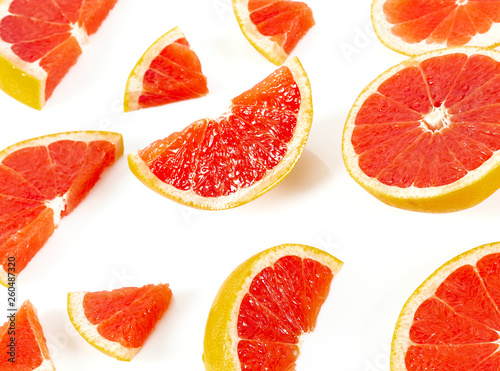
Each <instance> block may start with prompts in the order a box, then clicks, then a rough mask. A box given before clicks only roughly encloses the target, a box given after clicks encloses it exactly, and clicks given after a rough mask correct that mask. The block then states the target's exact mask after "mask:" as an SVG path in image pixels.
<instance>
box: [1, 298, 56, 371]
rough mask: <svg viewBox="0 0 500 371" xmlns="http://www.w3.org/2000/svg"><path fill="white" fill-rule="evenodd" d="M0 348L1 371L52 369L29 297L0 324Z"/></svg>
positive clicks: (47, 370) (52, 370)
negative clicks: (12, 314)
mask: <svg viewBox="0 0 500 371" xmlns="http://www.w3.org/2000/svg"><path fill="white" fill-rule="evenodd" d="M12 313H14V312H12ZM0 349H2V351H1V352H0V370H2V371H31V370H34V371H54V370H55V368H54V364H53V363H52V359H51V358H50V354H49V349H48V348H47V343H46V340H45V337H44V335H43V329H42V326H41V324H40V321H39V319H38V315H37V312H36V309H35V307H34V306H33V305H32V304H31V302H30V301H29V300H26V301H25V302H24V303H23V305H22V306H21V308H19V309H18V310H17V312H15V316H14V317H11V318H9V319H8V320H7V322H5V323H4V324H3V326H2V327H0Z"/></svg>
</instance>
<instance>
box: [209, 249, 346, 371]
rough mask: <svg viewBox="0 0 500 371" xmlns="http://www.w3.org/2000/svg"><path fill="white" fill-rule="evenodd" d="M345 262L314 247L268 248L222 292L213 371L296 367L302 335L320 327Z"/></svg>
mask: <svg viewBox="0 0 500 371" xmlns="http://www.w3.org/2000/svg"><path fill="white" fill-rule="evenodd" d="M341 267H342V262H341V261H340V260H338V259H336V258H335V257H333V256H332V255H330V254H328V253H326V252H324V251H322V250H319V249H316V248H314V247H311V246H306V245H298V244H286V245H279V246H275V247H272V248H270V249H267V250H264V251H262V252H260V253H258V254H256V255H254V256H253V257H251V258H250V259H248V260H246V261H245V262H243V263H242V264H241V265H240V266H238V267H237V268H236V269H235V270H234V271H233V272H232V273H231V274H230V275H229V277H228V278H227V279H226V280H225V281H224V283H223V284H222V286H221V287H220V289H219V292H218V293H217V295H216V297H215V299H214V302H213V304H212V308H211V309H210V313H209V315H208V319H207V325H206V328H205V339H204V351H203V361H204V363H205V369H206V370H207V371H220V370H225V371H233V370H234V371H236V370H273V371H290V370H295V361H296V360H297V357H298V356H299V353H300V339H301V336H302V335H303V334H306V333H308V332H311V331H313V330H314V328H315V326H316V319H317V317H318V314H319V311H320V309H321V306H322V305H323V303H324V302H325V300H326V298H327V296H328V294H329V291H330V285H331V282H332V279H333V277H334V276H335V275H336V274H337V273H338V272H339V270H340V268H341Z"/></svg>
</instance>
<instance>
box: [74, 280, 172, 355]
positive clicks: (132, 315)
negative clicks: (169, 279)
mask: <svg viewBox="0 0 500 371" xmlns="http://www.w3.org/2000/svg"><path fill="white" fill-rule="evenodd" d="M171 297H172V291H171V290H170V288H169V286H168V284H158V285H146V286H143V287H123V288H120V289H116V290H113V291H98V292H71V293H68V314H69V318H70V320H71V323H72V324H73V326H75V328H76V330H77V331H78V332H79V333H80V335H82V337H83V338H84V339H85V340H86V341H87V342H89V343H90V344H91V345H92V346H94V347H95V348H97V349H98V350H100V351H101V352H103V353H105V354H107V355H109V356H111V357H114V358H116V359H119V360H121V361H130V360H131V359H132V358H133V357H134V356H135V355H136V354H137V353H138V352H139V350H140V349H141V348H142V346H143V344H144V342H145V341H146V339H147V338H148V337H149V335H150V334H151V332H152V331H153V329H154V328H155V325H156V323H157V322H158V321H159V320H160V319H161V317H162V316H163V314H164V313H165V311H166V310H167V308H168V305H169V303H170V299H171Z"/></svg>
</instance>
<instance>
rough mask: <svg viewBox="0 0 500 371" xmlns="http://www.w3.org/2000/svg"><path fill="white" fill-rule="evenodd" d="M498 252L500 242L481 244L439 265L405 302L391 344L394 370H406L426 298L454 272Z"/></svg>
mask: <svg viewBox="0 0 500 371" xmlns="http://www.w3.org/2000/svg"><path fill="white" fill-rule="evenodd" d="M498 252H500V242H496V243H490V244H485V245H481V246H478V247H476V248H474V249H472V250H469V251H466V252H464V253H462V254H460V255H458V256H456V257H454V258H453V259H451V260H450V261H448V262H447V263H445V264H443V265H442V266H441V267H439V268H438V269H437V270H436V271H435V272H434V273H432V274H431V275H430V276H429V277H428V278H427V279H426V280H425V281H424V282H423V283H422V284H421V285H420V286H419V287H418V288H417V289H416V290H415V292H414V293H413V294H412V295H411V296H410V298H409V299H408V300H407V301H406V303H405V304H404V306H403V309H402V310H401V313H400V315H399V318H398V320H397V322H396V326H395V330H394V335H393V339H392V346H391V370H392V371H401V370H406V366H405V356H406V352H407V350H408V348H409V346H410V345H411V344H412V342H411V339H410V335H409V334H410V328H411V326H412V324H413V319H414V316H415V312H416V310H417V309H418V307H419V306H420V305H421V304H422V303H423V302H424V301H425V300H426V299H428V298H430V297H432V296H433V295H434V293H435V292H436V290H437V288H438V287H439V285H440V284H441V283H442V282H443V281H444V280H445V279H446V278H447V277H448V276H449V275H450V274H451V273H452V272H454V271H455V270H457V269H458V268H460V267H462V266H464V265H467V264H470V265H472V266H475V264H476V263H477V261H478V260H480V259H481V258H482V257H484V256H486V255H489V254H494V253H498Z"/></svg>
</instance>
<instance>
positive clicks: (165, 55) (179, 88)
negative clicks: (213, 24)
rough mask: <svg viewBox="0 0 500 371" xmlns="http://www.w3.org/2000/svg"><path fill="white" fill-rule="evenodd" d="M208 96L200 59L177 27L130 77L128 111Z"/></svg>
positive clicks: (149, 51) (157, 44) (127, 95)
mask: <svg viewBox="0 0 500 371" xmlns="http://www.w3.org/2000/svg"><path fill="white" fill-rule="evenodd" d="M207 93H208V87H207V78H206V77H205V75H203V72H202V71H201V64H200V60H199V59H198V56H197V55H196V54H195V53H194V51H193V50H191V48H190V47H189V43H188V42H187V40H186V38H185V36H184V34H183V33H182V31H181V30H180V28H178V27H176V28H174V29H172V30H170V31H169V32H167V33H166V34H165V35H163V36H162V37H160V38H159V39H158V40H156V41H155V42H154V43H153V45H151V46H150V47H149V48H148V50H146V52H145V53H144V55H143V56H142V57H141V59H140V60H139V61H138V62H137V64H136V65H135V67H134V69H133V70H132V72H131V73H130V76H129V78H128V80H127V85H126V87H125V98H124V110H125V112H127V111H133V110H137V109H140V108H148V107H155V106H160V105H163V104H167V103H172V102H178V101H181V100H185V99H192V98H198V97H201V96H203V95H206V94H207Z"/></svg>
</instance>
